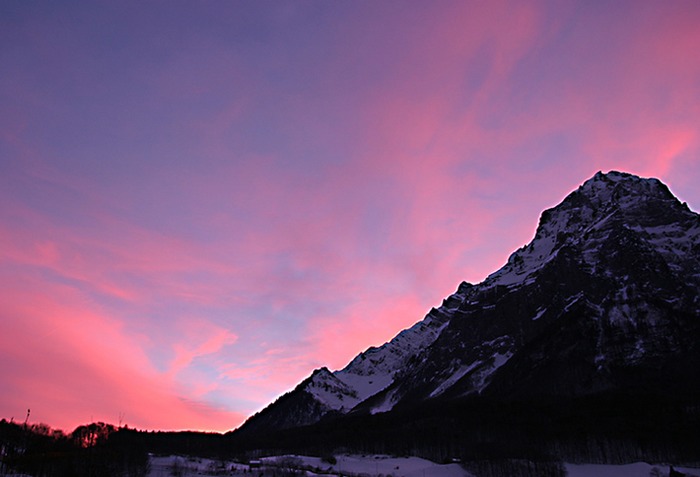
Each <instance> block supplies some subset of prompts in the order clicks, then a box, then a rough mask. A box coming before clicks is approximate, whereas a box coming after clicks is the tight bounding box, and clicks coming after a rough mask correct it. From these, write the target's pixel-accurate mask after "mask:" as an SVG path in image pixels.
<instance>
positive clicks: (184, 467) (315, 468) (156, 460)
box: [149, 455, 470, 477]
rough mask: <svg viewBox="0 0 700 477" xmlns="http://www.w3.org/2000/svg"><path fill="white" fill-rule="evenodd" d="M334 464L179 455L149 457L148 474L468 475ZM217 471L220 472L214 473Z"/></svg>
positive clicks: (401, 463)
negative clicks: (255, 464)
mask: <svg viewBox="0 0 700 477" xmlns="http://www.w3.org/2000/svg"><path fill="white" fill-rule="evenodd" d="M336 459H337V462H336V464H334V465H331V464H329V463H328V462H323V461H322V460H321V459H320V458H318V457H308V456H274V457H264V458H262V459H261V464H262V467H260V468H253V469H251V468H250V466H248V465H247V464H239V463H235V462H221V461H216V460H210V459H192V458H186V457H179V456H168V457H152V458H151V473H150V474H149V477H167V476H170V475H174V472H173V470H176V471H178V472H180V473H179V475H181V476H182V477H194V476H198V475H253V476H257V475H260V474H264V475H268V474H269V475H272V474H273V473H275V472H274V471H275V470H276V469H279V468H281V467H286V466H288V465H289V464H293V466H294V467H297V466H299V467H300V468H303V469H305V473H306V475H307V476H309V477H312V476H318V475H322V476H327V477H331V476H337V475H341V474H342V475H349V476H378V475H384V476H395V477H469V475H470V474H469V473H467V472H466V471H465V470H464V469H462V467H460V465H459V464H446V465H440V464H436V463H434V462H431V461H429V460H425V459H420V458H418V457H388V456H358V455H339V456H336ZM217 472H220V473H218V474H217ZM224 472H225V473H224Z"/></svg>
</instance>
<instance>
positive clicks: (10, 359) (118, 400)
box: [0, 275, 243, 430]
mask: <svg viewBox="0 0 700 477" xmlns="http://www.w3.org/2000/svg"><path fill="white" fill-rule="evenodd" d="M0 288H1V289H2V291H1V292H0V293H2V301H3V310H2V314H3V316H2V319H3V323H4V324H5V326H4V329H5V332H4V333H3V334H2V337H1V338H0V339H1V340H2V343H1V345H0V352H1V353H2V360H1V361H2V362H3V365H2V367H3V377H4V378H3V379H4V386H3V387H4V389H5V391H4V392H2V393H0V396H1V397H2V399H0V405H1V406H2V409H0V412H2V414H3V415H8V416H10V415H16V414H17V413H18V412H20V410H22V409H24V408H26V407H30V408H32V409H33V414H32V416H33V418H36V419H39V420H44V421H47V422H51V425H53V426H56V427H62V426H63V427H66V429H71V428H72V426H75V425H77V424H78V423H81V422H88V421H89V420H90V419H94V420H98V419H99V420H105V421H108V422H114V421H115V419H116V416H117V415H118V414H120V413H123V414H126V416H127V421H126V422H127V423H128V424H129V425H131V426H132V427H134V426H135V427H140V428H163V429H166V428H169V429H186V428H198V429H211V430H226V429H230V428H232V427H235V426H236V425H237V424H239V423H240V422H241V419H242V417H243V416H241V415H240V414H237V413H236V412H233V411H230V410H227V409H223V408H215V407H213V406H210V405H203V403H199V404H196V403H194V402H193V401H192V399H191V398H189V397H188V393H187V392H186V391H184V390H182V389H179V387H178V385H177V383H175V382H173V381H172V380H171V379H169V378H168V377H167V376H166V375H165V374H163V373H160V372H158V371H157V370H155V369H154V368H153V366H152V365H151V364H150V361H149V359H148V357H147V356H146V355H145V354H144V352H143V351H142V350H141V349H140V348H139V347H138V346H137V345H136V343H135V341H134V340H133V339H132V337H130V336H129V335H128V333H126V332H125V330H124V328H123V326H122V325H121V324H120V323H119V322H117V321H115V320H113V319H110V318H107V317H105V316H103V315H102V314H101V313H100V311H99V309H98V307H97V306H96V305H95V304H93V303H89V302H86V300H85V299H84V297H81V296H79V295H76V293H75V291H74V290H72V289H71V288H69V287H65V286H60V285H52V286H49V285H48V284H47V283H42V284H38V283H35V282H34V281H33V280H32V279H30V278H27V277H13V278H12V279H10V278H9V277H7V276H6V275H5V276H3V277H2V287H0ZM216 346H217V344H216V343H214V345H213V348H215V347H216ZM211 349H212V348H209V349H207V350H205V351H208V350H211Z"/></svg>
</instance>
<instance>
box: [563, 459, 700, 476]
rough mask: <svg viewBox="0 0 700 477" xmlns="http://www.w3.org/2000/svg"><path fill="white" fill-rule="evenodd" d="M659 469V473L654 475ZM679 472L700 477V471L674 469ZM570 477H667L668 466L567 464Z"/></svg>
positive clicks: (638, 463) (681, 468)
mask: <svg viewBox="0 0 700 477" xmlns="http://www.w3.org/2000/svg"><path fill="white" fill-rule="evenodd" d="M653 469H658V471H659V473H658V474H657V473H656V472H654V473H652V470H653ZM674 469H675V470H677V471H678V472H682V473H684V474H686V476H687V477H691V476H693V477H700V469H689V468H684V467H674ZM566 471H567V473H568V477H656V476H658V477H667V476H668V471H669V467H668V465H661V464H658V465H653V464H647V463H645V462H637V463H635V464H627V465H599V464H566Z"/></svg>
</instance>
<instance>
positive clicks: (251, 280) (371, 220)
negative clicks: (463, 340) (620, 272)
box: [0, 0, 700, 431]
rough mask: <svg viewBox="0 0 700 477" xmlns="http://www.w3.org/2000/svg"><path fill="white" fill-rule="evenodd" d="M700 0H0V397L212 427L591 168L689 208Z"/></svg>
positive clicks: (517, 228) (506, 243) (431, 289)
mask: <svg viewBox="0 0 700 477" xmlns="http://www.w3.org/2000/svg"><path fill="white" fill-rule="evenodd" d="M699 24H700V2H697V1H681V0H678V1H672V2H666V1H660V0H659V1H647V0H631V1H625V0H620V1H615V2H608V1H590V0H586V1H566V0H558V1H551V2H550V1H527V0H523V1H511V2H500V1H491V0H490V1H477V0H459V1H454V2H453V1H448V0H437V1H430V2H426V1H410V0H402V1H393V0H382V1H364V0H357V1H346V0H340V1H333V2H329V1H320V0H318V1H297V0H294V1H267V0H263V1H252V0H238V1H231V2H218V1H196V0H191V1H186V2H183V1H178V0H167V1H158V0H153V1H149V2H142V1H119V2H109V1H108V2H101V1H92V0H91V1H84V2H83V1H65V2H53V1H39V0H37V1H31V2H27V1H23V0H4V1H2V2H0V65H2V66H1V67H0V330H1V332H0V382H2V385H0V417H1V418H5V419H8V420H9V419H11V418H14V419H15V421H24V419H25V417H26V414H27V409H31V416H30V418H29V420H30V422H43V423H46V424H49V425H50V426H52V427H54V428H61V429H64V430H66V431H70V430H72V429H74V428H75V427H77V426H78V425H80V424H84V423H87V422H91V421H104V422H110V423H114V424H126V425H128V426H129V427H135V428H139V429H161V430H178V429H196V430H206V431H226V430H230V429H233V428H235V427H237V426H239V425H240V424H241V423H242V422H243V420H244V419H245V418H246V417H247V416H249V415H251V414H252V413H254V412H256V411H259V410H260V409H262V408H263V407H264V406H266V405H267V404H268V403H270V402H271V401H273V400H274V399H275V398H276V397H278V396H280V395H281V394H283V393H284V392H286V391H289V390H291V389H292V388H293V387H294V386H295V385H296V384H297V383H298V382H300V381H301V380H302V379H304V378H305V377H307V376H308V375H309V374H310V373H311V372H312V371H313V370H314V369H315V368H319V367H321V366H327V367H328V368H330V369H332V370H334V369H340V368H342V367H344V366H345V365H346V364H347V363H348V362H349V361H350V360H351V359H352V358H353V357H354V356H355V355H356V354H358V353H359V352H361V351H363V350H365V349H367V348H368V347H370V346H378V345H381V344H382V343H384V342H386V341H388V340H389V339H391V338H392V337H393V336H394V335H396V334H397V333H398V332H399V331H401V330H402V329H404V328H407V327H409V326H411V325H413V324H414V323H415V322H417V321H419V320H420V319H422V318H423V317H424V316H425V314H426V313H427V312H428V311H429V309H430V307H432V306H438V305H439V304H440V303H441V301H442V299H443V298H444V297H446V296H448V295H450V294H451V293H453V292H454V291H455V290H456V288H457V286H458V285H459V283H460V282H461V281H463V280H466V281H470V282H472V283H478V282H480V281H481V280H483V279H484V278H485V277H486V276H488V275H489V274H490V273H492V272H494V271H496V270H497V269H498V268H500V267H501V266H502V265H503V264H504V263H505V262H506V260H507V258H508V256H509V255H510V253H512V252H513V251H514V250H515V249H517V248H518V247H520V246H522V245H524V244H526V243H527V242H529V241H530V239H531V238H532V236H533V235H534V231H535V228H536V226H537V222H538V218H539V215H540V213H541V212H542V210H544V209H546V208H549V207H552V206H554V205H556V204H557V203H559V202H560V201H561V200H562V199H563V198H564V197H565V196H566V195H567V194H568V193H569V192H571V191H572V190H574V189H575V188H576V187H578V186H579V185H580V184H581V183H583V182H584V181H585V180H587V179H588V178H590V177H591V176H592V175H593V174H594V173H595V172H597V171H598V170H602V171H609V170H613V169H614V170H621V171H626V172H631V173H634V174H637V175H640V176H643V177H658V178H659V179H661V180H662V181H664V182H665V183H666V184H667V185H668V186H669V187H670V189H671V190H672V192H673V193H675V194H676V195H677V196H678V197H679V199H680V200H682V201H685V202H687V203H688V205H689V206H690V207H691V209H693V210H696V211H698V210H700V188H698V187H697V184H700V131H699V129H698V125H700V56H699V55H698V51H700V29H698V28H697V25H699Z"/></svg>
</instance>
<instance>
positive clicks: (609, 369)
mask: <svg viewBox="0 0 700 477" xmlns="http://www.w3.org/2000/svg"><path fill="white" fill-rule="evenodd" d="M698 370H700V216H699V215H698V214H696V213H694V212H692V211H691V210H690V209H689V208H688V207H687V205H686V204H682V203H680V202H679V201H678V199H676V198H675V197H674V196H673V194H672V193H671V192H670V191H669V189H668V188H667V187H666V186H665V185H664V184H663V183H661V182H660V181H659V180H657V179H644V178H640V177H637V176H634V175H631V174H626V173H621V172H615V171H612V172H609V173H607V174H604V173H600V172H599V173H597V174H596V175H595V176H594V177H593V178H591V179H589V180H588V181H586V182H585V183H583V184H582V185H581V186H580V187H579V188H578V189H577V190H575V191H574V192H572V193H571V194H569V195H568V196H567V197H566V198H565V199H564V200H563V201H562V203H561V204H559V205H557V206H556V207H554V208H552V209H549V210H546V211H544V212H543V213H542V216H541V218H540V222H539V225H538V227H537V231H536V233H535V237H534V238H533V239H532V241H531V242H530V243H529V244H527V245H526V246H524V247H522V248H520V249H519V250H517V251H515V252H514V253H513V254H512V255H511V256H510V258H509V259H508V262H507V263H506V264H505V265H504V266H503V267H502V268H501V269H500V270H498V271H496V272H495V273H493V274H492V275H490V276H489V277H488V278H486V279H485V280H484V281H483V282H481V283H479V284H476V285H472V284H469V283H466V282H463V283H462V284H460V285H459V287H458V289H457V291H456V292H455V293H454V294H452V295H451V296H449V297H448V298H447V299H445V300H444V301H443V303H442V305H441V306H440V307H438V308H435V309H432V310H431V311H430V312H429V313H428V314H427V316H426V317H425V318H424V319H423V320H422V321H420V322H418V323H417V324H415V325H414V326H412V327H411V328H409V329H407V330H404V331H402V332H401V333H399V334H398V335H397V336H396V337H395V338H394V339H392V340H391V341H389V342H388V343H386V344H384V345H382V346H380V347H378V348H370V349H368V350H367V351H365V352H364V353H361V354H360V355H358V356H357V357H356V358H355V359H353V360H352V361H351V362H350V363H349V364H348V365H347V366H346V367H345V368H343V369H342V370H339V371H335V372H331V371H329V370H328V369H326V368H321V369H319V370H316V371H314V372H313V374H312V375H311V376H310V377H309V378H307V379H306V380H304V381H303V382H302V383H300V384H299V385H298V386H297V387H296V388H295V389H294V390H293V391H291V392H290V393H287V394H286V395H284V396H282V397H281V398H279V399H278V400H277V401H275V402H274V403H273V404H271V405H270V406H268V407H267V408H265V409H264V410H263V411H261V412H260V413H258V414H256V415H254V416H252V417H251V418H250V419H249V420H248V421H246V423H245V424H244V425H243V426H242V427H241V428H240V429H239V430H237V431H236V433H237V434H238V435H239V436H253V435H260V434H264V433H269V432H272V431H279V430H282V429H290V428H296V427H300V426H308V425H311V424H315V423H323V422H329V421H332V420H333V419H338V418H340V417H341V416H348V417H350V416H360V415H362V416H371V415H391V414H392V413H397V412H401V411H402V410H406V409H417V408H419V407H420V406H426V405H430V403H445V402H461V401H460V400H464V399H466V398H469V397H470V396H471V397H474V396H478V397H480V398H484V399H494V400H503V399H507V400H510V401H513V402H515V401H519V402H532V401H533V400H535V401H536V400H557V399H559V400H562V399H564V400H571V399H580V398H585V397H587V396H600V395H604V394H607V395H609V394H610V393H626V394H632V395H639V396H647V395H663V396H700V379H699V378H700V372H699V371H698Z"/></svg>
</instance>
